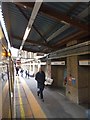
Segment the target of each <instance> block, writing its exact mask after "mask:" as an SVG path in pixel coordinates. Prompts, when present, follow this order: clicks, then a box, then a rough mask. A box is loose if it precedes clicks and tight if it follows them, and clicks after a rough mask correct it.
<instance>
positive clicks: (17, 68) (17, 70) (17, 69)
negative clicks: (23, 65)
mask: <svg viewBox="0 0 90 120" xmlns="http://www.w3.org/2000/svg"><path fill="white" fill-rule="evenodd" d="M18 72H19V67H16V76H17V75H19V74H18Z"/></svg>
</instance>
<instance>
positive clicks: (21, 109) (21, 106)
mask: <svg viewBox="0 0 90 120" xmlns="http://www.w3.org/2000/svg"><path fill="white" fill-rule="evenodd" d="M18 82H19V78H17V89H18V95H19V103H20V113H21V118H25V112H24V108H23V102H22V97H21V93H20V87H19V84H18Z"/></svg>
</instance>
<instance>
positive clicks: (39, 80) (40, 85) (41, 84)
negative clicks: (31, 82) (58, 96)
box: [35, 71, 45, 90]
mask: <svg viewBox="0 0 90 120" xmlns="http://www.w3.org/2000/svg"><path fill="white" fill-rule="evenodd" d="M35 79H36V80H37V87H38V88H40V89H42V90H43V89H44V86H45V85H44V82H45V73H44V72H43V71H41V72H38V73H36V76H35Z"/></svg>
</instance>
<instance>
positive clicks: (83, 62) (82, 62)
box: [79, 60, 90, 65]
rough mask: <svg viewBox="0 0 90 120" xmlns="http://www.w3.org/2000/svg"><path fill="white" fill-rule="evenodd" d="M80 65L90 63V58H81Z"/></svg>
mask: <svg viewBox="0 0 90 120" xmlns="http://www.w3.org/2000/svg"><path fill="white" fill-rule="evenodd" d="M79 65H90V60H79Z"/></svg>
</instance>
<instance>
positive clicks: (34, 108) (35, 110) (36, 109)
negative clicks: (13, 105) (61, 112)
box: [21, 78, 47, 120]
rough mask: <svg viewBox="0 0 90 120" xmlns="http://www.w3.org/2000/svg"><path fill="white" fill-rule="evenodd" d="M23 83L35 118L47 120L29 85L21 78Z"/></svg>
mask: <svg viewBox="0 0 90 120" xmlns="http://www.w3.org/2000/svg"><path fill="white" fill-rule="evenodd" d="M21 82H22V85H23V88H24V90H25V93H26V96H27V99H28V101H29V104H30V106H31V109H32V112H33V115H34V118H44V120H47V118H46V115H45V113H44V112H43V110H42V109H41V107H40V105H39V104H38V102H37V101H36V99H35V97H34V96H33V94H32V92H31V91H30V89H29V87H28V85H27V84H26V82H25V80H24V79H23V78H21Z"/></svg>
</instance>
